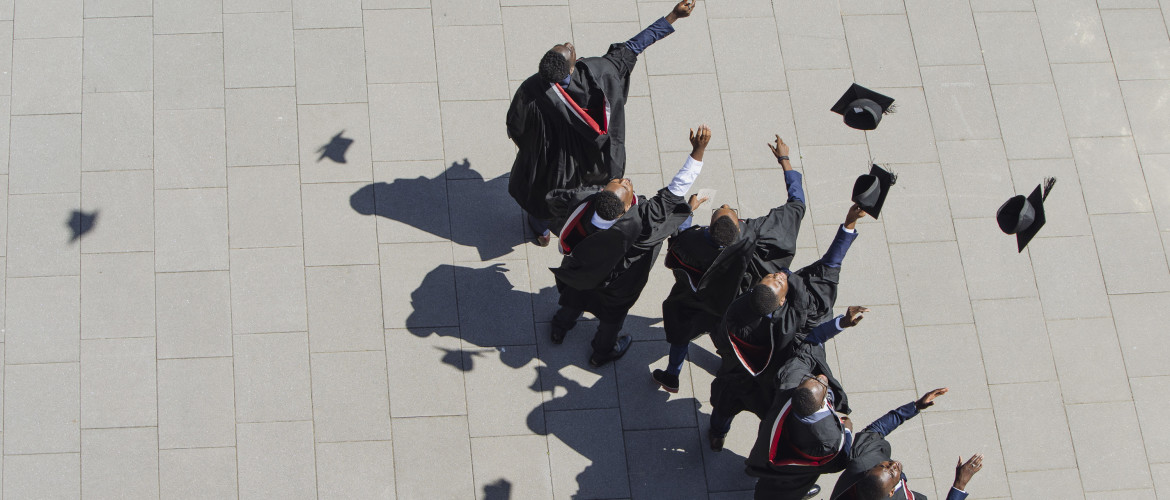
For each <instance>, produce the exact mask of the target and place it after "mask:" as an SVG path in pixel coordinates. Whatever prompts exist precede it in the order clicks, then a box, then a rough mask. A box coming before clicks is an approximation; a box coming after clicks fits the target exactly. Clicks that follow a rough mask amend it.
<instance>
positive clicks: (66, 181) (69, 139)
mask: <svg viewBox="0 0 1170 500" xmlns="http://www.w3.org/2000/svg"><path fill="white" fill-rule="evenodd" d="M12 144H13V145H14V146H15V147H13V148H11V149H10V150H9V171H8V172H9V178H8V192H9V193H10V194H34V193H76V192H77V191H80V190H81V186H80V183H81V115H78V114H65V115H36V116H17V117H13V118H12Z"/></svg>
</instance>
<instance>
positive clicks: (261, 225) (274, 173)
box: [227, 165, 304, 248]
mask: <svg viewBox="0 0 1170 500" xmlns="http://www.w3.org/2000/svg"><path fill="white" fill-rule="evenodd" d="M227 181H228V190H227V191H228V224H229V227H230V228H231V234H230V238H229V240H230V243H231V247H232V248H257V247H282V246H296V245H300V244H302V243H303V242H304V235H303V232H302V230H301V223H302V222H301V183H300V172H299V168H298V167H297V166H296V165H281V166H263V167H233V168H229V169H227Z"/></svg>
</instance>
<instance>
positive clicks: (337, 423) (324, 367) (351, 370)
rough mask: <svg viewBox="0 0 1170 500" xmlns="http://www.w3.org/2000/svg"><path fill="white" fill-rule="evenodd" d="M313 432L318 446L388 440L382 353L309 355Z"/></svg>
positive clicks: (386, 392)
mask: <svg viewBox="0 0 1170 500" xmlns="http://www.w3.org/2000/svg"><path fill="white" fill-rule="evenodd" d="M312 366H313V424H314V425H313V429H314V430H313V432H314V436H315V439H316V440H317V441H318V442H329V441H370V440H385V439H390V406H389V400H388V398H389V396H388V395H387V394H388V391H387V385H386V384H387V382H386V357H385V355H384V354H383V353H382V351H364V352H337V353H314V354H312Z"/></svg>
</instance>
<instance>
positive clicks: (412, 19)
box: [362, 2, 438, 83]
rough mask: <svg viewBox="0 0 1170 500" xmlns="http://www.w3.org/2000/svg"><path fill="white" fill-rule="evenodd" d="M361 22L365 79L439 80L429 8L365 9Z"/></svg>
mask: <svg viewBox="0 0 1170 500" xmlns="http://www.w3.org/2000/svg"><path fill="white" fill-rule="evenodd" d="M428 5H429V2H428ZM362 25H363V26H364V29H365V40H366V81H367V82H369V83H408V82H437V81H438V74H437V73H436V69H435V64H436V61H435V58H434V54H435V33H434V30H433V28H432V27H431V11H430V10H429V9H395V10H366V11H364V12H363V22H362Z"/></svg>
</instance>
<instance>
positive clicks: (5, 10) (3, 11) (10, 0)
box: [0, 0, 16, 21]
mask: <svg viewBox="0 0 1170 500" xmlns="http://www.w3.org/2000/svg"><path fill="white" fill-rule="evenodd" d="M15 3H16V0H0V19H3V20H6V21H11V20H12V14H13V12H12V11H13V10H14V9H15V5H14V4H15Z"/></svg>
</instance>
